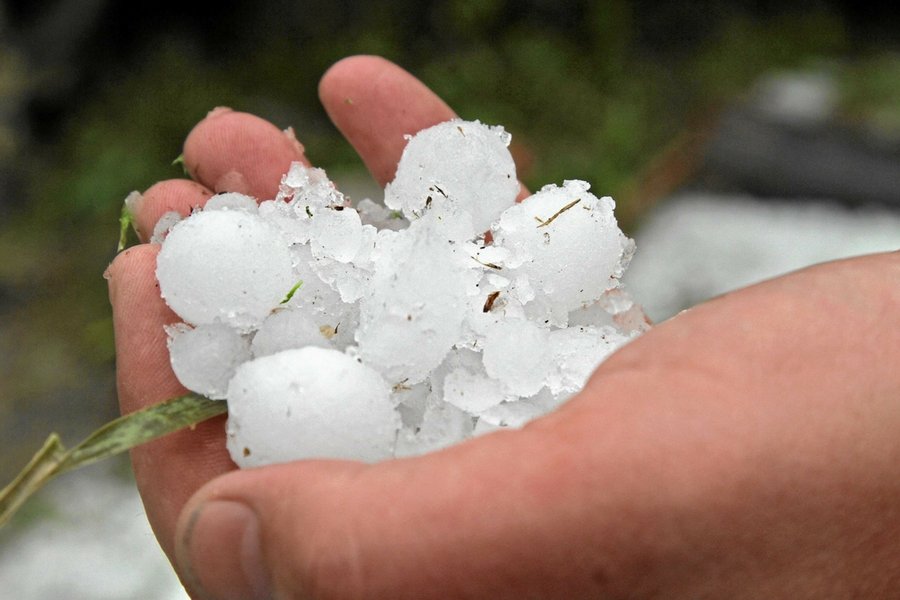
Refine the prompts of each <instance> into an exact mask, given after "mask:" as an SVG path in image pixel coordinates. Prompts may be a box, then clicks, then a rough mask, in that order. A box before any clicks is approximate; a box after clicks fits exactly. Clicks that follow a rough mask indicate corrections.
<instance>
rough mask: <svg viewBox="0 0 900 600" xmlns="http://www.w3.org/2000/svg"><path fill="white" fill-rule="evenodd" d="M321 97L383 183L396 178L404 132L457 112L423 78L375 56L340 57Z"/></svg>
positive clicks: (321, 85) (322, 85)
mask: <svg viewBox="0 0 900 600" xmlns="http://www.w3.org/2000/svg"><path fill="white" fill-rule="evenodd" d="M319 97H320V98H321V100H322V104H323V106H324V107H325V110H326V112H327V113H328V116H329V117H331V120H332V121H334V124H335V126H336V127H337V128H338V129H339V130H340V131H341V133H343V134H344V137H346V138H347V140H348V141H349V142H350V143H351V144H352V145H353V147H354V148H356V151H357V152H358V153H359V155H360V157H361V158H362V159H363V162H364V163H365V164H366V167H367V168H368V169H369V172H371V173H372V176H373V177H374V178H375V180H376V181H377V182H378V184H379V185H381V186H382V187H383V186H384V185H385V184H387V183H388V182H389V181H391V180H392V179H393V178H394V172H395V171H396V169H397V162H398V161H399V160H400V155H401V154H402V153H403V148H404V147H405V146H406V140H405V139H404V137H403V136H404V135H412V134H415V133H417V132H418V131H420V130H422V129H425V128H426V127H431V126H432V125H436V124H438V123H441V122H443V121H447V120H449V119H452V118H454V117H455V116H456V113H454V112H453V110H452V109H451V108H450V107H449V106H447V104H445V103H444V101H443V100H441V99H440V98H438V96H437V95H436V94H435V93H434V92H432V91H431V90H430V89H428V87H426V86H425V84H423V83H422V82H421V81H419V80H418V79H416V78H415V77H413V76H412V75H410V74H409V73H407V72H406V71H404V70H403V69H401V68H400V67H398V66H397V65H395V64H394V63H392V62H390V61H387V60H385V59H383V58H380V57H377V56H353V57H350V58H345V59H344V60H341V61H340V62H338V63H336V64H335V65H334V66H332V67H331V68H330V69H329V70H328V71H327V72H326V73H325V75H324V76H323V77H322V80H321V82H320V83H319Z"/></svg>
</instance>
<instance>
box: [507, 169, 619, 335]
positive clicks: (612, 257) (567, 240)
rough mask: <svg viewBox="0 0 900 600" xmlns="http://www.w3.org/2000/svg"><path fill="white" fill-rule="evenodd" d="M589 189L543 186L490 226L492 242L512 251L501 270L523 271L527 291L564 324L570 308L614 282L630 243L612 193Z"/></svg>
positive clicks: (509, 273) (514, 273)
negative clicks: (604, 194) (615, 210)
mask: <svg viewBox="0 0 900 600" xmlns="http://www.w3.org/2000/svg"><path fill="white" fill-rule="evenodd" d="M589 188H590V185H589V184H588V183H586V182H583V181H566V182H565V183H564V184H563V186H562V187H557V186H555V185H548V186H544V187H543V188H542V189H541V191H539V192H538V193H536V194H534V195H533V196H531V197H529V198H526V199H525V200H524V201H523V202H521V203H520V204H517V205H515V206H513V207H511V208H509V209H507V210H506V211H504V213H503V216H502V217H501V218H500V222H499V223H498V224H497V225H496V226H495V227H494V229H493V235H494V244H495V245H497V246H499V247H502V248H505V249H507V250H509V251H510V254H511V256H510V257H509V258H508V259H506V261H505V266H506V267H508V268H509V271H507V272H505V273H504V275H506V276H507V277H515V276H517V275H521V276H524V277H525V278H526V279H527V284H528V288H529V289H528V290H527V292H528V293H529V294H530V293H532V292H533V293H534V294H535V302H536V304H537V305H538V307H540V309H542V311H543V313H546V315H547V316H548V317H549V318H550V320H551V323H552V324H554V325H559V326H564V325H565V324H566V320H567V317H568V313H569V312H570V311H572V310H575V309H578V308H581V307H582V306H585V305H588V304H591V303H593V302H596V301H597V300H598V299H600V298H601V297H602V296H603V293H604V292H605V291H606V290H608V289H610V288H612V287H615V285H616V284H617V278H618V277H619V276H620V275H621V274H622V271H623V270H624V267H625V265H624V264H623V263H624V261H623V260H622V259H623V257H626V249H628V248H630V240H628V238H626V237H625V236H624V235H623V234H622V232H621V231H620V230H619V227H618V225H617V224H616V219H615V216H613V208H614V207H615V203H614V202H613V200H612V198H609V197H603V198H597V197H596V196H594V195H593V194H591V193H590V192H588V189H589ZM628 256H630V254H628ZM524 301H525V299H523V302H524ZM533 316H534V317H535V318H539V319H540V318H542V317H543V316H544V314H542V313H541V312H538V313H535V314H533Z"/></svg>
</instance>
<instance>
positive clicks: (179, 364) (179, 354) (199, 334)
mask: <svg viewBox="0 0 900 600" xmlns="http://www.w3.org/2000/svg"><path fill="white" fill-rule="evenodd" d="M166 333H168V334H169V342H168V346H169V360H170V361H171V363H172V370H173V371H175V376H176V377H177V378H178V381H179V382H181V385H183V386H184V387H186V388H187V389H189V390H191V391H193V392H197V393H198V394H202V395H204V396H206V397H208V398H212V399H214V400H222V399H224V398H225V392H226V391H227V389H228V382H229V381H231V378H232V377H233V376H234V372H235V369H237V367H238V365H240V364H241V363H243V362H244V361H247V360H250V344H249V343H248V342H247V339H246V338H244V337H243V336H242V335H240V334H239V333H238V332H237V331H235V330H234V329H232V328H231V327H229V326H227V325H223V324H221V323H213V324H210V325H199V326H197V327H193V328H192V327H189V326H187V325H185V324H184V323H178V324H176V325H170V326H168V327H166Z"/></svg>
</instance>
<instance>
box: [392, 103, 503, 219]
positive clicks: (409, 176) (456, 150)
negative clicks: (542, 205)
mask: <svg viewBox="0 0 900 600" xmlns="http://www.w3.org/2000/svg"><path fill="white" fill-rule="evenodd" d="M509 138H510V136H509V134H508V133H506V132H505V131H504V130H503V128H502V127H489V126H487V125H483V124H482V123H479V122H478V121H462V120H459V119H455V120H452V121H447V122H445V123H440V124H438V125H435V126H433V127H429V128H428V129H424V130H422V131H420V132H419V133H417V134H416V135H415V136H413V137H412V138H411V139H410V140H409V143H408V144H407V145H406V148H405V149H404V150H403V155H402V156H401V158H400V163H399V164H398V165H397V175H396V177H395V178H394V180H393V181H392V182H391V183H389V184H388V186H387V187H386V188H385V191H384V194H385V196H384V203H385V205H386V206H387V207H388V208H392V209H394V210H400V211H402V212H403V215H404V216H406V218H408V219H411V220H412V219H417V218H419V217H421V216H422V215H423V214H424V213H425V212H426V211H431V210H436V211H439V212H441V213H443V220H444V221H454V220H457V219H458V218H459V217H462V215H463V214H467V215H470V219H471V221H470V222H469V223H468V224H467V225H466V226H467V227H468V228H470V230H471V234H472V235H478V234H480V233H483V232H485V231H487V230H488V229H489V228H490V226H491V224H492V223H493V222H494V221H495V220H496V219H497V218H498V217H499V216H500V213H501V212H503V210H504V209H506V208H507V207H509V206H511V205H512V204H513V203H514V202H515V200H516V196H517V195H518V194H519V182H518V180H517V179H516V166H515V163H514V162H513V159H512V155H511V154H510V153H509V149H508V148H507V146H508V145H509Z"/></svg>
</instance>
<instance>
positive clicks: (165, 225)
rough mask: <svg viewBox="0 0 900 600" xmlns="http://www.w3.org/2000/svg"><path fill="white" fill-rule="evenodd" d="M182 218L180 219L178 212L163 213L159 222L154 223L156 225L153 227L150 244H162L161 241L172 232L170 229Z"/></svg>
mask: <svg viewBox="0 0 900 600" xmlns="http://www.w3.org/2000/svg"><path fill="white" fill-rule="evenodd" d="M183 218H184V217H182V216H181V213H180V212H178V211H174V210H170V211H168V212H165V213H163V216H161V217H160V218H159V221H157V222H156V225H154V226H153V235H152V236H150V243H151V244H162V243H163V240H165V239H166V236H167V235H169V232H170V231H172V228H173V227H175V225H176V224H178V222H179V221H181V220H182V219H183Z"/></svg>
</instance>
